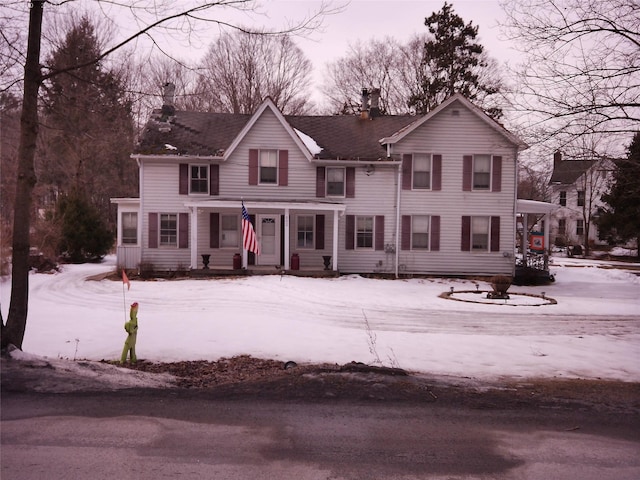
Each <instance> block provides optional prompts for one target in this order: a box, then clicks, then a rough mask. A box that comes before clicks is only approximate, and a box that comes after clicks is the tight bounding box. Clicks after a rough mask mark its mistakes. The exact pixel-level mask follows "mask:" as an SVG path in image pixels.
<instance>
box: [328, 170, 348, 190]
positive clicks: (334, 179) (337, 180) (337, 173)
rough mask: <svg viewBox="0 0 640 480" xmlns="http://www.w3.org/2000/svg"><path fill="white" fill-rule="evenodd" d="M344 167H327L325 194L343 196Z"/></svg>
mask: <svg viewBox="0 0 640 480" xmlns="http://www.w3.org/2000/svg"><path fill="white" fill-rule="evenodd" d="M344 185H345V169H344V168H341V167H327V196H328V197H344V191H345V189H344Z"/></svg>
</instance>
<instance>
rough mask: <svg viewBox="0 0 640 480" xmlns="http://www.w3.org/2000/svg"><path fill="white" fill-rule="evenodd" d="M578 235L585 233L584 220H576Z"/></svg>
mask: <svg viewBox="0 0 640 480" xmlns="http://www.w3.org/2000/svg"><path fill="white" fill-rule="evenodd" d="M576 235H577V236H579V237H581V236H583V235H584V220H582V219H579V220H576Z"/></svg>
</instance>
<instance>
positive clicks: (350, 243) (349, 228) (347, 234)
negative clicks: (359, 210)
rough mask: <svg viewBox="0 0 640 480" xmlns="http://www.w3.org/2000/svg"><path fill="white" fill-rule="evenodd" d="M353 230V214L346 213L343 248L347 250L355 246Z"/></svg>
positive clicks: (354, 227)
mask: <svg viewBox="0 0 640 480" xmlns="http://www.w3.org/2000/svg"><path fill="white" fill-rule="evenodd" d="M355 230H356V217H355V216H354V215H347V216H346V217H345V229H344V248H345V249H347V250H353V249H354V247H355V233H356V232H355Z"/></svg>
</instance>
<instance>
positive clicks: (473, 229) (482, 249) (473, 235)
mask: <svg viewBox="0 0 640 480" xmlns="http://www.w3.org/2000/svg"><path fill="white" fill-rule="evenodd" d="M480 221H483V223H486V233H485V232H478V231H477V230H476V229H477V228H478V226H479V225H478V223H479V222H480ZM482 226H484V225H482ZM470 235H471V238H470V240H471V244H470V247H471V248H470V251H471V252H489V250H490V248H491V216H489V215H472V216H471V231H470ZM479 236H484V237H486V244H484V245H480V246H476V245H477V243H478V242H477V238H478V237H479Z"/></svg>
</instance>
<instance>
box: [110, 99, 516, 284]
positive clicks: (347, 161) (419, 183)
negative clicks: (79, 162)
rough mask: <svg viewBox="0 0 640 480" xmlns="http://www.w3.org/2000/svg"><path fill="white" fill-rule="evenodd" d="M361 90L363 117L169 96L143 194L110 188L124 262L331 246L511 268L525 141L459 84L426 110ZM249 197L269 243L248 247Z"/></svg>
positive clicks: (316, 258)
mask: <svg viewBox="0 0 640 480" xmlns="http://www.w3.org/2000/svg"><path fill="white" fill-rule="evenodd" d="M365 93H366V92H365ZM363 98H364V100H363V106H362V112H361V114H360V115H359V116H286V115H283V114H282V113H281V112H280V111H279V110H278V108H277V107H276V106H275V105H274V103H273V102H272V101H271V99H268V98H267V99H266V100H265V101H264V102H263V103H262V105H261V106H260V107H259V108H258V109H257V111H256V112H255V113H254V114H253V115H237V114H228V113H200V112H188V111H178V110H176V109H175V108H174V107H173V105H172V101H171V99H169V100H165V103H166V104H165V105H163V107H162V109H159V110H156V111H155V112H154V113H153V115H152V117H151V118H150V120H149V122H148V124H147V125H146V128H145V130H144V132H143V134H142V137H141V141H140V143H139V145H138V146H137V148H136V150H135V152H134V153H133V155H132V158H133V159H134V160H135V161H136V162H137V163H138V166H139V169H140V197H139V199H131V198H127V199H113V200H112V201H113V202H114V203H117V204H118V250H117V252H118V265H119V266H121V267H126V268H135V267H138V266H139V265H140V264H145V265H152V266H153V268H155V269H157V270H177V269H191V270H202V269H203V268H204V267H205V266H206V265H205V264H204V263H203V262H204V259H205V258H206V259H207V260H208V268H210V269H216V270H219V269H225V268H226V269H232V268H234V269H237V267H240V266H241V267H242V268H244V269H247V270H249V271H250V270H251V269H269V268H271V269H273V270H275V268H278V269H284V270H292V269H297V268H300V269H301V270H304V269H316V270H322V269H323V268H324V263H323V257H331V260H330V268H331V269H332V270H334V271H335V272H337V271H339V272H341V273H387V274H394V275H396V276H398V275H405V274H446V275H494V274H506V275H512V274H513V272H514V263H515V262H514V256H515V248H516V247H515V245H516V239H515V229H516V226H515V218H516V213H517V212H516V197H517V195H516V185H517V179H516V171H517V168H516V167H517V161H518V152H519V151H520V150H522V149H524V148H526V147H527V146H526V145H525V144H524V143H523V142H522V141H521V140H519V139H518V138H517V137H516V136H514V135H513V134H511V133H510V132H508V131H507V130H505V129H504V128H503V127H502V126H501V125H500V124H499V123H497V122H496V121H494V120H493V119H491V118H490V117H489V116H487V115H486V114H485V113H484V112H483V111H482V110H480V109H479V108H478V107H476V106H475V105H473V104H472V103H471V102H469V101H468V100H467V99H465V98H464V97H463V96H461V95H458V94H457V95H454V96H452V97H450V98H449V99H448V100H447V101H445V102H444V103H443V104H442V105H440V106H439V107H437V108H436V109H434V110H433V111H431V112H429V113H428V114H427V115H424V116H420V117H416V116H384V115H379V114H378V111H377V109H375V108H370V106H369V103H368V101H369V98H368V96H367V95H364V97H363ZM372 103H373V102H372ZM242 202H244V205H245V207H246V209H247V210H248V212H249V213H250V214H251V216H252V220H253V222H254V225H255V230H256V233H257V236H258V240H259V243H260V248H261V253H260V255H253V254H249V253H248V252H247V251H245V250H243V249H242V241H241V203H242ZM203 255H204V256H205V257H203ZM238 255H239V256H238ZM234 258H235V260H234ZM240 261H241V265H239V264H238V262H240ZM274 267H275V268H274Z"/></svg>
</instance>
